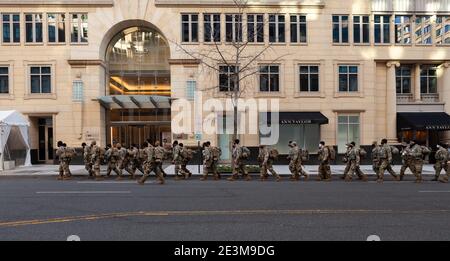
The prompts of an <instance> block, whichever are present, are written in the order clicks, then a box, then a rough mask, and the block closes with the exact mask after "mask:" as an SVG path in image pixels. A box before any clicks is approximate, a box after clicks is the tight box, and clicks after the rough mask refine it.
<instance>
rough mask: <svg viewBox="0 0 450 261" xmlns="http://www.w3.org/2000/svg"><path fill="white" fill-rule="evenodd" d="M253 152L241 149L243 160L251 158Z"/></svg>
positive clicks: (245, 148)
mask: <svg viewBox="0 0 450 261" xmlns="http://www.w3.org/2000/svg"><path fill="white" fill-rule="evenodd" d="M250 155H251V152H250V150H249V149H248V148H247V147H241V159H248V158H250Z"/></svg>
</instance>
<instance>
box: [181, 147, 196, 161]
mask: <svg viewBox="0 0 450 261" xmlns="http://www.w3.org/2000/svg"><path fill="white" fill-rule="evenodd" d="M181 157H183V159H185V160H191V159H193V158H194V151H193V150H190V149H182V150H181Z"/></svg>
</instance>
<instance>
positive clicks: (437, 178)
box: [431, 177, 439, 181]
mask: <svg viewBox="0 0 450 261" xmlns="http://www.w3.org/2000/svg"><path fill="white" fill-rule="evenodd" d="M431 181H439V177H434V178H433V179H432V180H431Z"/></svg>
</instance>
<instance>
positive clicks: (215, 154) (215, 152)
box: [206, 141, 222, 179]
mask: <svg viewBox="0 0 450 261" xmlns="http://www.w3.org/2000/svg"><path fill="white" fill-rule="evenodd" d="M206 143H207V144H208V146H209V147H210V149H211V153H212V164H211V170H212V172H213V173H214V177H217V179H221V176H220V173H219V171H218V169H217V168H218V167H219V161H220V156H222V150H221V149H220V148H219V147H212V146H211V142H209V141H208V142H206Z"/></svg>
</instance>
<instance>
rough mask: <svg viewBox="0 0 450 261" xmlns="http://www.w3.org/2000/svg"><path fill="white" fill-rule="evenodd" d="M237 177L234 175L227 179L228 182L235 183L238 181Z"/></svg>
mask: <svg viewBox="0 0 450 261" xmlns="http://www.w3.org/2000/svg"><path fill="white" fill-rule="evenodd" d="M236 178H237V177H236V175H232V176H231V177H229V178H227V180H228V181H235V180H236Z"/></svg>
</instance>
